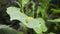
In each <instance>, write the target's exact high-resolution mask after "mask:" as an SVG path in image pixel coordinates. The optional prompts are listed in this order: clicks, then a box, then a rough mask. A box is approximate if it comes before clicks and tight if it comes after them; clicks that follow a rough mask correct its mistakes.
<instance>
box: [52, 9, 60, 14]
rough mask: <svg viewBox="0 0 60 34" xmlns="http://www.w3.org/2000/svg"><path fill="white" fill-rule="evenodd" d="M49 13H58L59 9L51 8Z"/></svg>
mask: <svg viewBox="0 0 60 34" xmlns="http://www.w3.org/2000/svg"><path fill="white" fill-rule="evenodd" d="M51 11H53V12H52V13H53V14H57V13H60V9H53V8H52V9H51Z"/></svg>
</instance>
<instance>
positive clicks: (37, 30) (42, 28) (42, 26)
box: [34, 18, 47, 34]
mask: <svg viewBox="0 0 60 34" xmlns="http://www.w3.org/2000/svg"><path fill="white" fill-rule="evenodd" d="M37 20H38V21H39V22H40V23H41V25H40V26H39V27H35V28H34V30H35V31H36V32H37V33H40V34H41V33H42V32H46V31H47V27H46V26H45V21H44V20H43V19H42V18H37Z"/></svg>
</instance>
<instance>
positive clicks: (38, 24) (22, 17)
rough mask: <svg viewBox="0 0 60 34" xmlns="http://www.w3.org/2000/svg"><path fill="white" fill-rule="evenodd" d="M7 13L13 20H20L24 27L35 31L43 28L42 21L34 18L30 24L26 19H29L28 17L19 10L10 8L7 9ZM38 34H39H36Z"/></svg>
mask: <svg viewBox="0 0 60 34" xmlns="http://www.w3.org/2000/svg"><path fill="white" fill-rule="evenodd" d="M7 13H8V14H9V15H10V17H11V20H14V19H17V20H20V21H21V22H22V23H23V24H24V25H26V26H27V27H28V28H33V29H35V28H36V27H37V28H38V29H39V28H40V27H41V21H42V22H43V20H41V21H38V20H37V19H34V18H32V19H31V20H30V21H29V22H28V23H27V22H26V19H27V18H28V16H27V15H25V14H23V13H21V12H20V9H19V8H16V7H9V8H7ZM36 33H38V32H36Z"/></svg>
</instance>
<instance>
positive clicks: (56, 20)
mask: <svg viewBox="0 0 60 34" xmlns="http://www.w3.org/2000/svg"><path fill="white" fill-rule="evenodd" d="M48 21H49V22H55V23H56V22H60V18H59V19H54V20H48Z"/></svg>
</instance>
